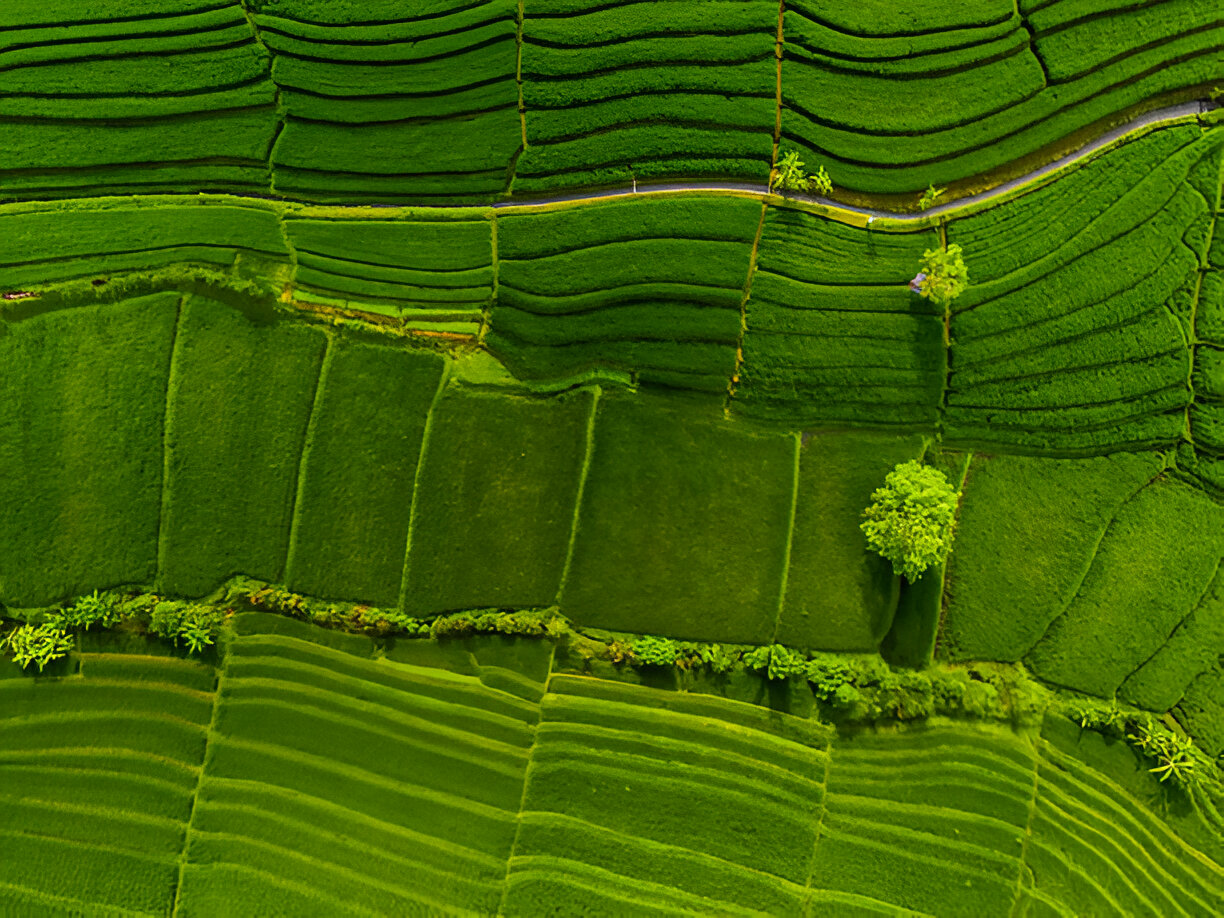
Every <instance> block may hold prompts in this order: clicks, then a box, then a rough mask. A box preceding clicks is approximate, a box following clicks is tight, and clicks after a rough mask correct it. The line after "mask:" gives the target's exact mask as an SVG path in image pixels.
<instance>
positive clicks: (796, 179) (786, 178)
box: [770, 150, 833, 195]
mask: <svg viewBox="0 0 1224 918" xmlns="http://www.w3.org/2000/svg"><path fill="white" fill-rule="evenodd" d="M774 188H781V189H782V190H783V191H807V192H812V193H817V194H825V195H827V194H829V193H831V192H832V191H833V180H832V179H830V178H829V173H828V172H826V171H825V167H824V166H821V167H820V168H819V169H817V170H816V172H814V173H809V172H806V171H804V168H803V161H802V160H801V159H799V154H798V153H797V152H796V151H794V150H791V151H790V152H789V153H787V154H786V155H785V156H783V157H782V158H781V159H780V160H778V165H777V168H775V169H774V173H773V181H772V183H771V184H770V190H772V189H774Z"/></svg>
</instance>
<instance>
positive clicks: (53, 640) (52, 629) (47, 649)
mask: <svg viewBox="0 0 1224 918" xmlns="http://www.w3.org/2000/svg"><path fill="white" fill-rule="evenodd" d="M72 647H73V638H72V635H71V634H69V633H68V632H67V631H64V630H63V629H62V628H60V627H59V626H57V625H55V624H54V623H52V622H44V623H43V624H41V625H19V626H18V627H16V628H14V629H13V630H12V631H10V632H9V633H8V634H6V635H5V636H4V638H3V639H0V650H7V651H8V652H9V653H10V654H12V656H13V661H14V662H15V663H16V664H17V665H18V666H20V667H21V668H22V669H26V668H27V667H29V665H30V664H31V663H37V664H38V671H39V672H40V673H41V672H42V671H43V669H44V668H45V667H46V665H47V664H48V663H50V662H51V661H53V660H59V659H61V658H62V657H66V656H68V653H69V652H70V651H71V650H72Z"/></svg>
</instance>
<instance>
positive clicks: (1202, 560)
mask: <svg viewBox="0 0 1224 918" xmlns="http://www.w3.org/2000/svg"><path fill="white" fill-rule="evenodd" d="M1222 555H1224V508H1222V507H1221V506H1220V505H1219V504H1217V503H1215V502H1214V501H1213V500H1212V499H1211V498H1209V497H1208V496H1207V495H1205V494H1204V493H1203V492H1202V491H1200V490H1198V489H1196V488H1194V487H1192V486H1190V485H1187V484H1184V483H1182V482H1180V481H1177V480H1173V479H1168V478H1160V479H1157V480H1156V481H1154V482H1153V483H1152V484H1150V485H1148V486H1147V487H1145V488H1144V489H1143V490H1141V491H1140V492H1139V493H1138V494H1136V495H1135V496H1134V498H1132V499H1131V500H1130V501H1128V502H1127V503H1126V504H1124V505H1123V506H1122V507H1121V508H1120V509H1119V510H1118V512H1117V514H1116V515H1115V516H1114V518H1113V519H1112V521H1111V522H1110V524H1109V526H1108V527H1107V529H1106V530H1105V534H1104V535H1103V537H1102V538H1101V541H1100V544H1099V545H1098V546H1097V549H1096V551H1095V554H1094V555H1093V557H1092V561H1091V563H1090V565H1089V567H1088V572H1087V574H1086V575H1085V577H1084V580H1083V583H1082V584H1080V586H1079V588H1078V589H1077V591H1076V594H1075V597H1074V599H1072V601H1071V603H1070V604H1069V605H1068V606H1067V608H1066V610H1065V611H1064V612H1063V613H1062V614H1061V615H1060V616H1059V617H1058V618H1057V619H1055V620H1054V622H1053V623H1052V624H1051V625H1050V628H1049V629H1048V631H1047V632H1046V634H1045V636H1044V637H1043V638H1042V639H1041V641H1040V642H1038V644H1037V645H1036V646H1035V647H1034V648H1033V650H1032V651H1031V652H1030V653H1029V654H1028V655H1027V656H1026V658H1025V659H1026V662H1027V663H1028V664H1029V665H1030V666H1031V668H1032V670H1033V672H1034V673H1036V674H1037V675H1038V676H1040V677H1041V678H1043V679H1047V680H1049V681H1050V682H1054V683H1056V684H1058V685H1063V686H1068V687H1070V688H1074V689H1078V690H1080V691H1084V692H1089V693H1091V694H1095V695H1103V696H1106V697H1108V696H1111V695H1113V693H1114V692H1115V691H1116V690H1117V689H1118V687H1119V686H1120V685H1121V684H1122V683H1123V682H1124V681H1125V680H1126V678H1127V677H1128V676H1129V675H1130V674H1131V673H1133V672H1134V671H1135V670H1136V669H1137V668H1138V667H1139V666H1141V665H1142V664H1144V663H1145V662H1146V661H1148V660H1149V659H1151V657H1152V655H1153V654H1155V653H1157V652H1158V651H1159V650H1160V649H1161V647H1162V646H1164V645H1165V643H1166V642H1167V641H1168V640H1169V638H1170V636H1171V635H1172V634H1173V633H1174V632H1175V630H1176V629H1177V627H1178V625H1179V624H1180V623H1181V622H1182V621H1183V620H1184V619H1185V618H1186V617H1187V616H1188V615H1190V614H1191V613H1192V611H1193V610H1194V608H1195V607H1196V606H1197V604H1198V602H1199V600H1200V599H1201V597H1202V596H1203V595H1204V593H1205V591H1206V590H1207V588H1208V586H1209V585H1210V583H1211V581H1212V579H1213V578H1214V577H1215V574H1216V571H1217V569H1218V568H1219V565H1220V558H1221V556H1222Z"/></svg>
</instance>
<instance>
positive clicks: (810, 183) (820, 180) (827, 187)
mask: <svg viewBox="0 0 1224 918" xmlns="http://www.w3.org/2000/svg"><path fill="white" fill-rule="evenodd" d="M807 188H808V191H815V192H819V193H820V194H825V195H827V194H832V193H833V180H832V179H831V178H829V173H827V172H825V167H824V166H821V167H820V168H819V169H817V170H816V174H815V175H809V176H808V178H807Z"/></svg>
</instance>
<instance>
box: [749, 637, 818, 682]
mask: <svg viewBox="0 0 1224 918" xmlns="http://www.w3.org/2000/svg"><path fill="white" fill-rule="evenodd" d="M744 665H745V666H747V667H748V668H749V669H754V670H757V671H758V672H759V671H761V670H764V671H765V675H766V676H767V677H768V678H770V679H771V680H775V681H777V680H782V679H789V678H790V677H791V676H799V675H804V674H806V673H807V660H806V659H804V656H803V654H801V653H800V652H799V651H797V650H791V649H790V648H789V647H785V646H783V645H782V644H768V645H766V646H764V647H758V648H756V649H755V650H752V651H749V652H748V653H746V654H744Z"/></svg>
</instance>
